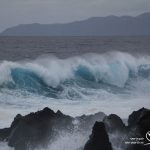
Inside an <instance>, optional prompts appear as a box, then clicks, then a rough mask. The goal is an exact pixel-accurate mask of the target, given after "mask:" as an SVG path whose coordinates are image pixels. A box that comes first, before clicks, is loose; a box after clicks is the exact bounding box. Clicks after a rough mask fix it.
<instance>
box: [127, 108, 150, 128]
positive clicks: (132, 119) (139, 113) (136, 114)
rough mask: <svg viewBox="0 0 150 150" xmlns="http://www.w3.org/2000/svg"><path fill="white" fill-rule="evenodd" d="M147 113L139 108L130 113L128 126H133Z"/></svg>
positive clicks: (146, 110)
mask: <svg viewBox="0 0 150 150" xmlns="http://www.w3.org/2000/svg"><path fill="white" fill-rule="evenodd" d="M147 112H149V110H148V109H145V108H141V109H139V110H137V111H134V112H132V114H131V115H129V119H128V126H130V127H131V126H135V125H136V124H137V123H138V122H139V121H140V119H141V118H142V117H143V116H145V114H147Z"/></svg>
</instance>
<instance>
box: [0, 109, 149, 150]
mask: <svg viewBox="0 0 150 150" xmlns="http://www.w3.org/2000/svg"><path fill="white" fill-rule="evenodd" d="M60 131H67V132H69V133H72V132H74V131H77V132H81V133H82V132H86V131H90V132H92V133H91V135H89V139H88V141H87V142H86V143H83V146H82V147H81V148H79V149H78V150H116V149H120V150H149V149H150V144H149V143H150V137H149V136H150V133H149V131H150V110H149V109H146V108H141V109H140V110H137V111H134V112H133V113H132V114H131V115H129V118H128V125H125V124H124V122H123V121H122V119H121V118H120V117H119V116H117V115H115V114H111V115H109V116H107V115H105V114H104V113H103V112H99V113H97V114H94V115H89V116H86V115H83V116H79V117H75V118H73V117H71V116H67V115H65V114H63V113H62V112H60V111H57V112H54V111H53V110H51V109H49V108H44V109H43V110H41V111H38V112H35V113H30V114H28V115H26V116H22V115H20V114H18V115H17V116H16V117H15V118H14V121H13V122H12V124H11V126H10V127H9V128H4V129H0V142H2V141H5V142H7V143H8V146H10V147H13V148H14V149H15V150H29V149H30V150H34V149H36V148H37V147H42V148H46V147H47V145H48V144H49V143H52V142H53V139H55V137H57V136H58V135H59V132H60ZM59 149H60V150H61V148H59Z"/></svg>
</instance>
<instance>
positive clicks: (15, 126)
mask: <svg viewBox="0 0 150 150" xmlns="http://www.w3.org/2000/svg"><path fill="white" fill-rule="evenodd" d="M72 128H73V125H72V118H71V117H69V116H65V115H63V114H62V113H61V112H60V111H58V112H57V113H55V112H54V111H52V110H51V109H49V108H44V109H43V110H42V111H38V112H36V113H30V114H29V115H26V116H21V115H17V116H16V118H15V119H14V121H13V122H12V124H11V127H10V128H8V129H1V130H0V139H2V140H4V139H5V140H7V141H8V145H9V146H11V147H14V148H15V150H27V149H29V148H31V149H34V148H35V147H36V146H38V145H41V146H43V147H45V146H46V145H47V142H49V141H50V140H51V138H52V137H54V136H56V135H57V134H58V130H71V129H72ZM1 133H2V135H1Z"/></svg>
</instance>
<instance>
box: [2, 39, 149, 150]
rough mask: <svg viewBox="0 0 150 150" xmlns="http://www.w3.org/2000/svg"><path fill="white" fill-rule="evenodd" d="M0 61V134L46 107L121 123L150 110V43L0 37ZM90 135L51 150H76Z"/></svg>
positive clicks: (62, 140) (68, 137) (70, 138)
mask: <svg viewBox="0 0 150 150" xmlns="http://www.w3.org/2000/svg"><path fill="white" fill-rule="evenodd" d="M0 60H1V61H0V128H2V127H7V126H9V125H10V123H11V121H12V120H13V118H14V117H15V116H16V114H18V113H21V114H27V113H29V112H32V111H37V110H39V109H43V108H44V107H50V108H51V109H53V110H55V111H56V110H58V109H59V110H61V111H62V112H63V113H65V114H67V115H71V116H79V115H83V114H93V113H96V112H99V111H102V112H104V113H106V114H110V113H116V114H118V115H119V116H121V117H122V118H127V116H128V115H129V114H130V113H131V112H132V111H133V110H137V109H139V108H141V107H147V108H150V100H149V97H150V37H0ZM89 134H90V131H88V133H86V135H81V133H73V134H72V135H70V134H69V133H65V134H64V135H62V136H60V137H59V138H58V139H57V140H56V141H55V142H54V143H53V144H51V145H49V149H51V150H58V149H59V147H61V148H62V149H61V150H77V149H78V148H80V147H82V146H83V143H85V142H86V141H87V139H88V136H87V135H89ZM111 140H112V141H113V138H112V139H111ZM74 141H76V142H74ZM56 145H57V146H56ZM2 147H3V150H7V149H9V148H8V147H7V146H6V145H5V144H4V143H0V149H1V148H2ZM113 147H115V145H113ZM115 150H120V149H119V148H118V149H117V148H115Z"/></svg>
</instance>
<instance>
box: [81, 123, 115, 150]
mask: <svg viewBox="0 0 150 150" xmlns="http://www.w3.org/2000/svg"><path fill="white" fill-rule="evenodd" d="M84 150H112V147H111V143H110V142H109V137H108V134H107V132H106V129H105V125H104V123H103V122H96V123H95V124H94V127H93V131H92V135H91V136H90V139H89V141H88V142H87V143H86V144H85V147H84Z"/></svg>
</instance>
